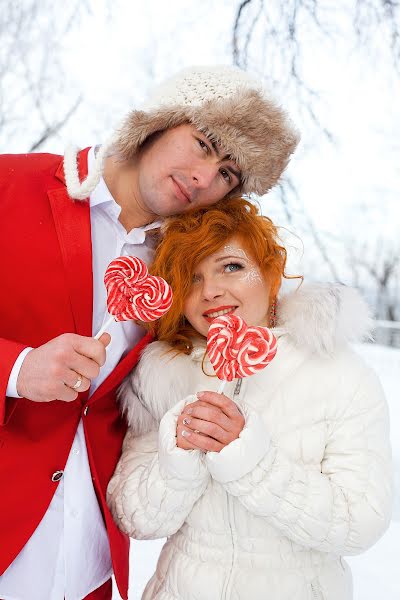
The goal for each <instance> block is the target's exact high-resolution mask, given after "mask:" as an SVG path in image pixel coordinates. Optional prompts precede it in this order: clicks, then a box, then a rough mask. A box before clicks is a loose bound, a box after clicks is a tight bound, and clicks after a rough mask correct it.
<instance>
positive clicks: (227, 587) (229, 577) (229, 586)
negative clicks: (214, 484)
mask: <svg viewBox="0 0 400 600" xmlns="http://www.w3.org/2000/svg"><path fill="white" fill-rule="evenodd" d="M226 500H227V505H228V523H229V529H230V531H231V540H232V558H231V567H230V569H229V573H228V575H227V576H226V579H225V585H224V590H223V593H222V599H223V600H229V599H230V597H231V589H232V583H233V576H232V575H233V569H234V566H235V562H236V552H237V547H236V546H237V545H236V533H235V530H234V519H233V506H232V498H231V497H230V496H229V494H226Z"/></svg>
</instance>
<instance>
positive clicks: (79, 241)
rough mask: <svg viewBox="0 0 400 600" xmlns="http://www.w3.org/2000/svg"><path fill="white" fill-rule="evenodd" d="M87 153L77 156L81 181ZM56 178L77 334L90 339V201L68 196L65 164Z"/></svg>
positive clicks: (57, 214)
mask: <svg viewBox="0 0 400 600" xmlns="http://www.w3.org/2000/svg"><path fill="white" fill-rule="evenodd" d="M88 151H89V149H88V148H87V149H85V150H82V151H81V152H80V153H79V155H78V163H79V164H78V166H79V175H80V178H81V179H83V178H84V177H86V175H87V170H88V167H87V154H88ZM56 177H57V178H58V179H60V180H61V181H62V182H63V183H64V185H63V187H61V188H57V189H54V190H50V191H49V192H48V197H49V201H50V206H51V210H52V213H53V218H54V224H55V228H56V231H57V236H58V241H59V245H60V249H61V253H62V257H63V263H64V269H65V276H66V280H67V285H68V289H69V297H70V302H71V310H72V314H73V317H74V323H75V332H76V333H78V334H80V335H85V336H91V335H92V306H93V284H92V280H93V274H92V240H91V227H90V206H89V201H88V200H84V201H80V200H72V199H71V198H70V197H69V196H68V192H67V188H66V186H65V179H64V167H63V161H61V163H60V166H59V168H58V170H57V172H56Z"/></svg>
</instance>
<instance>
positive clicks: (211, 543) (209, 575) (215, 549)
mask: <svg viewBox="0 0 400 600" xmlns="http://www.w3.org/2000/svg"><path fill="white" fill-rule="evenodd" d="M279 316H280V322H279V327H278V329H277V336H278V352H277V355H276V357H275V359H274V360H273V361H272V363H271V364H270V365H269V366H267V367H266V368H265V369H264V370H263V371H260V372H259V373H257V374H255V375H253V376H251V377H249V378H247V379H244V380H242V384H241V389H240V391H239V393H237V394H236V395H234V392H235V388H236V392H238V388H239V386H237V382H236V381H234V382H232V383H231V384H228V385H227V386H226V388H225V391H224V393H226V394H227V395H228V396H230V397H231V398H232V399H234V400H235V401H236V402H237V404H238V405H239V406H240V408H241V410H242V412H243V414H244V416H245V421H246V424H245V427H244V429H243V431H242V432H241V434H240V437H239V438H238V439H237V440H235V441H234V442H232V443H231V444H229V445H228V446H226V447H225V448H224V449H223V450H222V451H221V452H220V453H213V452H209V453H207V454H204V453H202V452H200V451H192V450H191V451H186V450H182V449H180V448H177V447H176V439H175V431H176V421H177V417H178V415H179V414H180V412H181V411H182V409H183V407H184V405H185V404H187V403H188V402H192V401H193V400H195V396H194V395H193V394H195V393H196V392H198V391H200V390H213V391H216V389H217V387H218V384H219V381H218V380H217V379H216V378H215V377H209V376H207V375H205V374H204V373H203V372H202V368H201V360H202V358H203V355H204V347H203V346H200V347H199V348H197V349H195V350H194V351H193V352H192V355H191V356H186V355H179V356H177V357H173V354H171V353H169V354H168V353H167V351H168V349H169V348H168V346H167V345H165V344H164V343H161V342H155V343H153V344H151V345H150V346H149V347H148V348H147V349H146V350H145V352H144V354H143V357H142V359H141V361H140V364H139V367H138V368H137V370H136V372H135V373H134V374H133V375H132V376H131V377H130V378H129V379H128V380H127V381H126V382H125V383H124V386H123V388H122V394H121V396H122V406H123V409H124V411H125V412H126V414H127V417H128V420H129V425H130V428H129V429H128V433H127V435H126V438H125V442H124V447H123V453H122V457H121V459H120V461H119V464H118V466H117V469H116V472H115V474H114V477H113V479H112V480H111V482H110V485H109V489H108V492H109V503H110V506H111V509H112V512H113V514H114V517H115V519H116V521H117V523H118V525H119V526H120V528H121V529H122V530H123V531H125V532H127V533H128V534H129V535H130V536H132V537H134V538H136V539H154V538H161V537H168V540H167V542H166V544H165V546H164V548H163V550H162V552H161V556H160V559H159V561H158V565H157V571H156V573H155V574H154V576H153V577H152V579H151V580H150V582H149V583H148V585H147V587H146V590H145V592H144V595H143V598H144V599H145V600H150V599H152V600H153V599H157V600H178V599H179V600H222V599H231V600H239V599H240V600H350V599H351V598H352V579H351V573H350V570H349V567H348V565H347V563H346V562H345V561H344V560H343V559H342V558H341V557H342V556H343V555H351V554H358V553H360V552H363V551H364V550H365V549H367V548H368V547H369V546H371V545H372V544H374V542H376V540H377V539H378V538H379V537H380V536H381V535H382V534H383V532H384V531H385V529H386V528H387V526H388V523H389V520H390V512H391V467H390V448H389V426H388V413H387V406H386V403H385V400H384V397H383V393H382V389H381V386H380V383H379V381H378V379H377V377H376V375H375V374H374V372H373V371H372V370H371V369H370V368H368V367H367V366H366V365H365V364H364V362H363V361H362V360H361V358H360V357H358V356H357V355H356V354H355V353H354V352H353V351H352V349H351V348H350V346H349V343H348V342H349V341H353V340H354V339H355V338H357V337H358V336H359V335H360V334H362V332H363V330H364V329H365V327H366V326H367V325H368V316H367V312H366V308H365V305H364V304H363V303H362V301H361V300H360V298H359V297H358V295H357V294H356V292H354V291H353V290H351V289H348V288H345V287H342V286H312V287H308V288H307V287H306V286H304V287H303V288H300V290H299V291H296V292H294V293H292V294H290V295H288V296H287V297H285V298H284V299H283V300H282V301H281V302H280V304H279ZM206 371H207V372H208V373H210V372H212V367H211V366H210V364H209V363H206Z"/></svg>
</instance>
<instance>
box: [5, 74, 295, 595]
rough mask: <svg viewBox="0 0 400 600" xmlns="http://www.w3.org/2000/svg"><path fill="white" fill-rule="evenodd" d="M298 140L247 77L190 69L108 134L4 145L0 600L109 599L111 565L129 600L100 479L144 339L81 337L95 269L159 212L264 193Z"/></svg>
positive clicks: (94, 294)
mask: <svg viewBox="0 0 400 600" xmlns="http://www.w3.org/2000/svg"><path fill="white" fill-rule="evenodd" d="M296 144H297V133H296V132H295V131H293V129H292V127H291V125H290V123H289V121H288V120H287V118H286V116H285V114H284V112H283V111H282V110H281V109H280V108H279V107H278V106H277V105H276V104H275V103H274V102H273V101H272V100H271V99H269V98H267V97H266V96H264V94H263V92H262V90H261V89H260V86H259V84H258V83H257V82H255V81H254V80H253V79H251V78H250V77H249V76H248V75H247V74H245V73H243V72H242V71H240V70H238V69H234V68H231V67H213V68H191V69H187V70H185V71H183V72H182V73H179V74H178V75H177V76H176V77H174V78H172V79H171V80H169V81H167V82H165V83H164V84H163V85H161V86H160V87H159V88H158V89H157V90H156V91H155V93H154V94H153V96H152V98H151V99H150V101H149V103H148V105H147V106H146V107H145V109H144V110H141V111H138V110H135V111H133V112H132V113H131V114H130V115H129V116H128V118H127V119H126V121H125V122H124V123H123V125H122V127H121V129H120V131H119V132H118V133H117V134H116V136H115V137H114V138H113V140H112V141H111V142H110V143H109V144H105V145H103V146H101V147H100V148H98V147H96V148H90V149H86V150H83V151H81V152H79V153H76V152H75V151H73V150H71V149H69V150H68V151H67V153H66V155H65V157H64V159H62V157H60V156H54V155H50V154H36V155H14V156H13V155H4V156H2V157H1V158H0V206H1V215H2V225H3V233H2V236H1V238H0V257H1V258H0V261H1V262H0V264H1V282H2V295H1V299H0V303H1V304H0V307H1V308H0V314H1V318H0V356H1V361H0V417H1V418H0V422H1V423H2V425H1V427H0V452H1V461H0V485H1V490H2V494H1V514H0V573H1V574H2V575H0V598H2V599H4V600H9V599H11V598H12V599H13V600H16V599H18V600H25V599H28V598H29V600H63V599H64V598H65V599H66V600H78V599H81V598H90V599H91V600H101V599H106V598H107V599H109V598H111V579H110V577H111V574H112V572H114V574H115V577H116V581H117V585H118V588H119V592H120V594H121V596H122V597H123V598H127V590H128V550H129V540H128V539H127V538H126V536H124V535H123V534H122V533H121V532H120V531H119V530H118V529H117V527H116V525H115V524H114V523H113V521H112V518H111V515H110V512H109V510H108V508H107V506H106V502H105V492H106V488H107V484H108V481H109V479H110V477H111V475H112V473H113V470H114V467H115V465H116V463H117V461H118V458H119V455H120V450H121V444H122V440H123V437H124V433H125V424H124V422H123V420H122V419H121V418H120V417H119V413H118V407H117V404H116V402H115V396H116V389H117V387H118V385H119V384H120V383H121V381H122V379H123V378H124V376H125V375H126V374H127V373H128V372H129V370H130V369H132V367H133V366H134V365H135V363H136V361H137V358H138V355H139V352H140V350H141V349H142V348H143V347H144V346H145V345H146V343H147V342H148V341H149V339H148V337H147V336H146V337H143V336H144V332H143V330H142V329H140V328H139V327H138V326H137V325H136V324H134V323H131V322H126V323H113V324H112V325H111V326H110V328H109V329H108V333H106V334H103V336H102V337H101V338H100V340H95V339H94V338H93V337H92V336H93V335H95V334H96V333H97V331H98V330H99V329H100V328H101V326H102V324H103V322H104V320H105V319H106V318H107V316H108V315H107V310H106V293H105V288H104V285H103V276H104V272H105V269H106V267H107V265H108V263H109V262H110V261H111V260H112V259H113V258H115V257H116V256H119V255H127V254H131V255H136V256H139V257H140V258H142V259H143V260H145V261H146V262H149V261H150V260H151V256H152V236H151V235H150V234H149V232H150V231H151V230H152V229H154V228H155V227H157V226H158V225H159V223H158V222H157V219H159V218H160V217H161V218H162V217H165V216H167V215H171V214H176V213H179V212H183V211H186V210H190V208H191V207H195V206H207V205H209V204H212V203H214V202H216V201H217V200H220V199H222V198H223V197H225V196H227V195H229V194H232V193H235V194H238V193H245V194H250V193H257V194H262V193H265V192H266V191H268V190H269V189H270V188H271V187H272V186H273V185H274V184H275V183H276V182H277V180H278V179H279V177H280V175H281V173H282V171H283V169H284V168H285V166H286V164H287V162H288V160H289V157H290V155H291V154H292V152H293V151H294V149H295V147H296ZM109 334H110V335H111V338H110V335H109ZM110 339H111V341H110ZM106 347H107V350H106Z"/></svg>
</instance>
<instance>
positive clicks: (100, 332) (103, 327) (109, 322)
mask: <svg viewBox="0 0 400 600" xmlns="http://www.w3.org/2000/svg"><path fill="white" fill-rule="evenodd" d="M113 321H115V319H114V317H113V316H112V315H111V317H110V318H109V319H107V321H106V322H105V323H104V325H103V326H102V328H101V329H100V331H99V332H98V333H96V335H95V336H94V339H95V340H98V339H99V337H100V336H101V335H103V333H104V332H105V330H106V329H107V327H108V326H109V325H111V323H112V322H113Z"/></svg>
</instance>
